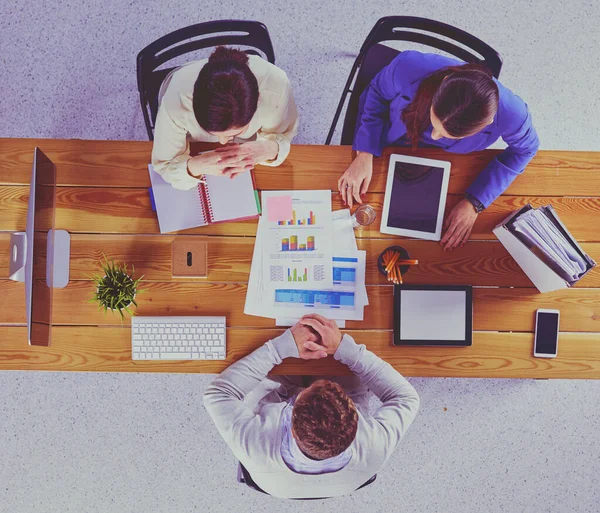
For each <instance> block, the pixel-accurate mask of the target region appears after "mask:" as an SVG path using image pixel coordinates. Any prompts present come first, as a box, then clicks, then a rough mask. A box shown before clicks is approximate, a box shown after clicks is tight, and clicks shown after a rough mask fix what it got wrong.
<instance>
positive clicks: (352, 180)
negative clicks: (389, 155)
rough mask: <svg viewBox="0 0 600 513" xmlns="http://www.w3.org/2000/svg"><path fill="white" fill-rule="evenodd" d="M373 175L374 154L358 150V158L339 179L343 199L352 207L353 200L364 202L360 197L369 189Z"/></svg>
mask: <svg viewBox="0 0 600 513" xmlns="http://www.w3.org/2000/svg"><path fill="white" fill-rule="evenodd" d="M372 176H373V155H372V154H371V153H364V152H360V151H359V152H358V154H357V155H356V158H355V159H354V161H353V162H352V164H350V167H349V168H348V169H346V171H345V172H344V174H343V175H342V176H341V177H340V179H339V180H338V190H339V191H340V196H341V197H342V201H343V202H344V203H345V204H346V205H348V207H350V208H352V200H353V199H354V200H355V201H356V202H357V203H362V200H361V199H360V197H361V196H362V195H363V194H366V192H367V191H368V190H369V184H370V183H371V177H372Z"/></svg>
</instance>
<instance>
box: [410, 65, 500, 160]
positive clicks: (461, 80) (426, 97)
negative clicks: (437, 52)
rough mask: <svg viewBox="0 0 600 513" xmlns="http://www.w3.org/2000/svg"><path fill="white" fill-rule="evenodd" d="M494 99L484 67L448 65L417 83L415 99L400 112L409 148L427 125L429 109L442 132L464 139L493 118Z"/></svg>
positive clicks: (495, 88) (493, 85) (495, 92)
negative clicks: (436, 118) (437, 120)
mask: <svg viewBox="0 0 600 513" xmlns="http://www.w3.org/2000/svg"><path fill="white" fill-rule="evenodd" d="M498 98H499V93H498V86H497V85H496V83H495V82H494V80H493V78H492V72H491V71H490V70H489V69H487V68H486V67H485V66H482V65H480V64H463V65H462V66H448V67H446V68H442V69H439V70H437V71H434V72H433V73H431V74H430V75H428V76H427V77H425V78H424V79H423V80H422V81H421V83H420V84H419V88H418V90H417V94H416V96H415V98H414V99H413V101H412V102H411V103H410V105H408V107H406V108H405V109H404V110H403V111H402V114H401V117H402V122H403V123H404V125H405V126H406V133H407V135H408V138H409V139H410V142H411V143H412V146H413V148H416V147H417V146H418V144H419V137H420V136H421V134H422V133H423V132H424V131H425V130H426V129H427V127H428V126H429V125H430V124H431V116H430V109H431V107H433V112H434V113H435V115H436V116H437V117H438V118H439V119H440V121H441V122H442V125H443V126H444V129H445V130H446V132H448V133H449V134H450V135H451V136H452V137H466V136H468V135H473V134H475V133H477V132H479V130H481V129H482V128H483V127H484V126H485V125H486V123H487V122H488V121H489V120H490V118H492V117H493V116H495V115H496V112H497V111H498Z"/></svg>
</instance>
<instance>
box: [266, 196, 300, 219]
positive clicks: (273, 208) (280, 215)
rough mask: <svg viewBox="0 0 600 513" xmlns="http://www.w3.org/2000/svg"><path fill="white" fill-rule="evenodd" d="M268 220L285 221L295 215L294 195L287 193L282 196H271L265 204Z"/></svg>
mask: <svg viewBox="0 0 600 513" xmlns="http://www.w3.org/2000/svg"><path fill="white" fill-rule="evenodd" d="M265 212H266V213H267V220H269V221H275V222H277V221H285V220H286V219H291V218H292V215H293V209H292V196H291V195H289V194H285V195H282V196H269V197H267V203H266V205H265Z"/></svg>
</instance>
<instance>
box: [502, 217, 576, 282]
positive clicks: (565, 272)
mask: <svg viewBox="0 0 600 513" xmlns="http://www.w3.org/2000/svg"><path fill="white" fill-rule="evenodd" d="M512 229H513V230H514V232H515V234H518V235H519V236H520V237H521V239H522V240H524V241H525V242H526V243H527V245H528V246H530V247H531V248H534V249H535V250H537V252H538V254H539V255H540V257H541V258H542V259H543V260H544V261H545V262H546V263H547V264H548V265H549V266H550V267H551V268H552V269H554V270H555V272H557V273H558V274H559V275H560V276H561V277H562V278H563V279H565V280H567V281H568V282H571V283H573V282H575V281H577V280H578V279H579V278H580V277H581V275H582V274H583V273H585V272H586V271H587V270H588V262H587V261H586V260H585V258H584V257H583V255H582V254H581V252H580V251H578V249H577V248H576V247H575V245H574V241H573V239H572V238H570V239H568V238H567V237H566V236H565V234H564V233H563V231H561V230H560V229H559V228H558V225H557V224H556V220H555V216H553V211H552V210H547V209H546V208H544V207H542V208H539V209H532V210H528V211H527V212H524V213H523V214H521V215H520V216H519V217H518V218H517V219H516V220H515V221H514V222H513V223H512ZM569 235H570V234H569Z"/></svg>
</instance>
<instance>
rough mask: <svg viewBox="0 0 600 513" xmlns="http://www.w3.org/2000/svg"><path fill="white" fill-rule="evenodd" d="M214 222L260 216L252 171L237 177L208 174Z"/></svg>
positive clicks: (207, 185)
mask: <svg viewBox="0 0 600 513" xmlns="http://www.w3.org/2000/svg"><path fill="white" fill-rule="evenodd" d="M206 188H207V190H208V194H209V196H210V209H211V210H212V215H213V222H215V223H218V222H221V221H230V220H231V221H232V220H236V219H245V218H249V217H256V216H258V205H257V204H256V195H255V193H254V183H253V182H252V173H251V172H250V171H246V172H245V173H240V174H239V175H237V176H236V177H235V178H228V177H226V176H216V175H206Z"/></svg>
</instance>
